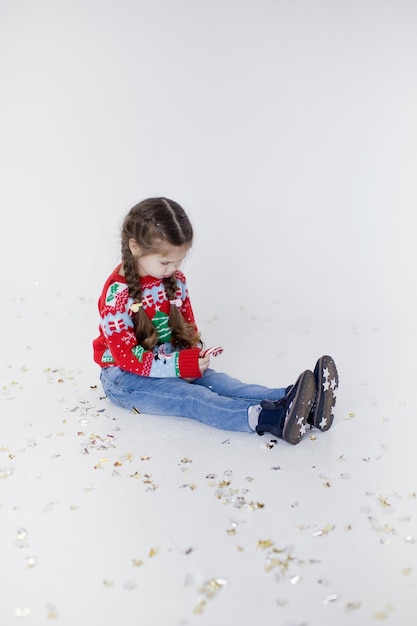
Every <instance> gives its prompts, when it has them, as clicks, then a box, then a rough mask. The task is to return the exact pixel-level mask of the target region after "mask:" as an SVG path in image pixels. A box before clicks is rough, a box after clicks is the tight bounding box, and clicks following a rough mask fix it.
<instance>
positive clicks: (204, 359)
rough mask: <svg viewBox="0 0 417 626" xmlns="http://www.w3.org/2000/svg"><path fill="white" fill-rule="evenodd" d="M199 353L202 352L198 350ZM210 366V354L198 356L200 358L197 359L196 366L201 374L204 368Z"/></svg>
mask: <svg viewBox="0 0 417 626" xmlns="http://www.w3.org/2000/svg"><path fill="white" fill-rule="evenodd" d="M200 354H202V352H200ZM209 366H210V356H209V355H206V356H200V358H199V359H198V367H199V368H200V372H201V375H203V374H204V372H205V371H206V369H208V368H209Z"/></svg>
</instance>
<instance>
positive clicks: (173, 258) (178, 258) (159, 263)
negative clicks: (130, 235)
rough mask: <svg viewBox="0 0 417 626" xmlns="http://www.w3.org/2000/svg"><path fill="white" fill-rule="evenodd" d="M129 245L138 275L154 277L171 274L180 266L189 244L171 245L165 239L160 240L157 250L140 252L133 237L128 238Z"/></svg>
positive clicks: (163, 276)
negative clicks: (145, 252)
mask: <svg viewBox="0 0 417 626" xmlns="http://www.w3.org/2000/svg"><path fill="white" fill-rule="evenodd" d="M129 246H130V250H131V252H132V254H133V256H134V257H135V261H136V271H137V273H138V274H139V276H153V277H154V278H168V277H169V276H171V274H173V273H174V272H175V270H177V269H178V268H179V267H180V265H181V263H182V262H183V260H184V258H185V256H186V255H187V252H188V250H189V249H190V245H189V244H185V245H183V246H173V245H171V244H170V243H167V242H166V241H161V244H160V245H159V247H158V251H157V252H151V253H148V254H142V253H141V249H140V247H139V246H138V244H137V243H136V241H135V240H134V239H131V240H130V242H129Z"/></svg>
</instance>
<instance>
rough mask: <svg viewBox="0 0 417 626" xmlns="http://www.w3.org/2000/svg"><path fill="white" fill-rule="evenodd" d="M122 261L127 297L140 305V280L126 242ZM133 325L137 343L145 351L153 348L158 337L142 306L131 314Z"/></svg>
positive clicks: (123, 247) (123, 246) (123, 245)
mask: <svg viewBox="0 0 417 626" xmlns="http://www.w3.org/2000/svg"><path fill="white" fill-rule="evenodd" d="M122 260H123V269H124V273H125V278H126V282H127V286H128V288H129V295H130V297H131V298H133V302H139V303H140V304H142V290H141V288H140V280H139V276H138V275H137V273H136V266H135V259H134V256H133V254H132V253H131V251H130V248H129V244H128V242H127V243H125V242H124V243H123V244H122ZM133 323H134V325H135V334H136V338H137V340H138V343H139V344H140V345H141V346H142V347H143V348H145V349H146V350H151V349H152V348H153V347H154V346H155V344H156V342H157V340H158V337H157V333H156V330H155V327H154V325H153V324H152V322H151V320H150V319H149V318H148V316H147V315H146V313H145V311H144V310H143V308H142V306H141V307H140V308H139V310H138V312H137V313H134V314H133Z"/></svg>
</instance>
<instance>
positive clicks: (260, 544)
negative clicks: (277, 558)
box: [256, 539, 274, 550]
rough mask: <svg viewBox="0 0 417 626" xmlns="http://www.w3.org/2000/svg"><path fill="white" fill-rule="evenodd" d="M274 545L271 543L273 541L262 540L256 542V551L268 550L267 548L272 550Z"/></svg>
mask: <svg viewBox="0 0 417 626" xmlns="http://www.w3.org/2000/svg"><path fill="white" fill-rule="evenodd" d="M273 545H274V544H273V542H272V541H271V539H260V540H259V541H257V542H256V549H257V550H266V549H267V548H272V547H273Z"/></svg>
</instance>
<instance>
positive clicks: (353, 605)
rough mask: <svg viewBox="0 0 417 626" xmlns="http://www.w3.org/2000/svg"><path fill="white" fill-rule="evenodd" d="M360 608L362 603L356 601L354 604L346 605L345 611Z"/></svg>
mask: <svg viewBox="0 0 417 626" xmlns="http://www.w3.org/2000/svg"><path fill="white" fill-rule="evenodd" d="M361 606H362V602H360V601H359V600H357V601H356V602H348V603H347V605H346V611H357V610H358V609H360V608H361Z"/></svg>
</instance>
